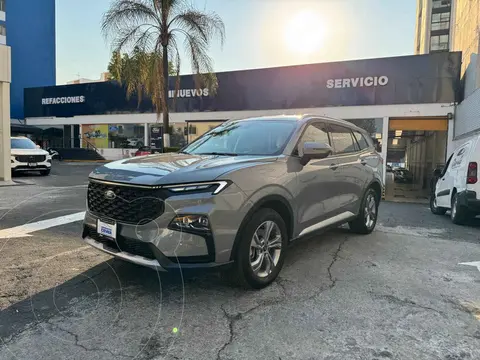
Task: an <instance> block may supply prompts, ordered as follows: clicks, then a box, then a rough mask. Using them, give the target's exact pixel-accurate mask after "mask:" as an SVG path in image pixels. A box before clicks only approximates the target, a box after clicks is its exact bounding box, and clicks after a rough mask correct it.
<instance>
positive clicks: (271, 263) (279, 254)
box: [231, 208, 288, 289]
mask: <svg viewBox="0 0 480 360" xmlns="http://www.w3.org/2000/svg"><path fill="white" fill-rule="evenodd" d="M240 231H241V234H239V236H241V237H240V239H239V241H240V243H239V244H238V248H237V252H236V254H235V259H234V260H235V262H234V268H233V269H232V272H233V273H232V274H231V275H232V276H233V280H236V282H237V283H239V284H240V285H241V286H243V287H250V288H254V289H261V288H263V287H265V286H268V285H269V284H270V283H272V282H273V281H274V280H275V278H276V277H277V276H278V274H279V272H280V270H281V269H282V266H283V262H284V260H285V255H286V251H287V246H288V232H287V227H286V225H285V221H284V220H283V218H282V217H281V216H280V215H279V214H278V213H277V212H276V211H275V210H273V209H269V208H263V209H260V210H258V211H257V212H255V213H254V214H253V216H251V217H250V219H249V220H248V222H247V224H246V225H245V227H243V229H241V230H240Z"/></svg>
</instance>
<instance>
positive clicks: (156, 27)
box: [102, 0, 225, 146]
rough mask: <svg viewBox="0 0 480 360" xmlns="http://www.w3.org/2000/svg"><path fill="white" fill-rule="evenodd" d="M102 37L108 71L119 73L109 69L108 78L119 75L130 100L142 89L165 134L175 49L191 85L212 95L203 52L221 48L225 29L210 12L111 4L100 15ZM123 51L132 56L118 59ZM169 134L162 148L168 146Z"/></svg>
mask: <svg viewBox="0 0 480 360" xmlns="http://www.w3.org/2000/svg"><path fill="white" fill-rule="evenodd" d="M102 32H103V34H104V35H105V37H106V38H107V39H108V40H111V41H112V46H113V49H114V57H112V61H113V62H112V63H111V64H113V65H112V69H116V68H117V67H120V69H122V70H121V72H117V70H113V72H111V74H112V77H113V78H115V77H116V76H120V78H119V79H121V81H122V82H124V83H125V84H126V86H127V91H128V93H129V94H130V95H131V94H132V93H133V92H135V91H138V90H139V89H140V88H143V90H144V92H145V94H147V95H148V96H149V97H150V98H151V99H152V103H153V105H154V107H155V109H156V112H157V116H158V117H160V114H162V118H163V128H164V129H170V126H169V109H168V98H169V84H168V75H169V74H170V71H171V70H172V66H173V69H174V72H175V76H176V79H177V80H176V87H175V88H176V91H175V94H176V93H177V91H178V89H179V86H180V77H179V73H180V59H181V56H180V48H179V46H180V44H182V45H183V50H184V53H185V54H186V56H187V57H188V58H189V60H190V62H191V64H192V72H193V74H194V78H195V85H196V86H197V87H198V88H199V87H202V86H205V87H207V88H209V90H210V91H211V93H212V94H214V93H215V92H216V90H217V87H218V83H217V78H216V76H215V74H214V73H213V61H212V59H211V58H210V56H209V55H208V50H209V47H210V45H211V43H212V42H213V41H214V40H216V39H219V40H220V42H221V44H222V45H223V42H224V40H225V25H224V23H223V21H222V19H221V18H220V17H219V16H218V15H217V14H216V13H215V12H205V11H200V10H197V9H195V8H194V7H193V5H191V4H190V3H189V2H187V1H186V0H113V1H112V3H111V5H110V9H109V10H108V11H107V12H106V13H105V14H104V17H103V21H102ZM123 51H127V53H128V52H129V51H131V53H130V55H127V56H128V57H127V56H125V55H120V54H121V53H122V52H123ZM132 58H133V59H134V60H133V62H129V61H128V59H132ZM169 62H171V63H172V64H173V65H172V66H169ZM133 65H135V68H133ZM168 133H169V130H167V133H166V134H165V136H164V146H168V145H169V136H168Z"/></svg>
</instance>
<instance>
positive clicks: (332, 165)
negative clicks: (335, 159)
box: [330, 164, 338, 170]
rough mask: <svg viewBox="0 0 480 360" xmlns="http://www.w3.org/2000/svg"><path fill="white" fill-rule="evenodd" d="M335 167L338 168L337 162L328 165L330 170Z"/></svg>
mask: <svg viewBox="0 0 480 360" xmlns="http://www.w3.org/2000/svg"><path fill="white" fill-rule="evenodd" d="M337 168H338V164H331V165H330V169H332V170H337Z"/></svg>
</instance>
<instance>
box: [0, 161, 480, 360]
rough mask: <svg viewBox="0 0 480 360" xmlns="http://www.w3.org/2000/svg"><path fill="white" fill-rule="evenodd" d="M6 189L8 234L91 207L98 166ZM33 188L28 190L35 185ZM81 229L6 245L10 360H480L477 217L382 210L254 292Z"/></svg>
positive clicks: (326, 238)
mask: <svg viewBox="0 0 480 360" xmlns="http://www.w3.org/2000/svg"><path fill="white" fill-rule="evenodd" d="M56 165H57V166H56V167H55V168H54V170H53V171H52V175H53V176H50V177H39V176H30V175H28V176H22V177H19V178H16V179H15V180H17V181H19V182H20V181H21V182H23V183H25V185H19V186H14V187H3V188H0V199H1V202H0V232H1V231H2V230H1V229H7V228H11V227H15V226H21V225H23V224H25V223H28V222H36V221H39V220H44V219H50V218H55V217H58V216H62V215H68V214H72V213H77V212H79V211H84V210H85V193H86V179H87V175H88V173H89V172H90V171H91V170H92V169H93V166H89V165H74V166H73V165H64V164H62V165H60V164H56ZM26 184H30V185H26ZM80 229H81V223H80V222H78V221H77V222H73V223H69V224H65V225H60V226H55V227H51V228H48V229H45V230H40V231H37V232H34V233H31V235H32V236H30V237H17V238H10V239H0V250H1V255H2V261H1V262H0V310H1V311H0V339H1V340H0V359H42V360H43V359H82V360H83V359H87V360H90V359H123V358H130V359H134V358H135V359H198V360H199V359H283V360H285V359H302V360H303V359H329V360H333V359H338V360H345V359H368V360H373V359H377V360H381V359H445V360H456V359H479V358H480V322H479V320H480V286H479V284H480V271H479V270H478V269H477V268H476V267H473V266H465V265H459V263H461V262H473V261H480V219H477V220H475V221H474V222H473V223H472V224H470V225H469V226H463V227H460V226H455V225H453V224H452V223H451V222H450V220H449V218H448V216H434V215H432V214H431V213H430V211H429V209H428V208H427V206H426V205H417V204H398V203H388V202H384V203H382V205H381V208H380V218H379V223H378V226H377V230H376V231H375V232H374V233H373V234H371V235H368V236H358V235H353V234H350V233H349V232H348V230H347V229H346V228H340V229H337V230H333V231H329V232H327V233H324V234H319V235H316V236H315V237H312V238H309V239H304V240H301V241H299V242H297V243H295V244H294V245H293V246H292V247H290V248H289V254H288V257H287V259H286V263H285V266H284V268H283V270H282V272H281V274H280V278H279V279H278V280H277V281H276V282H275V283H274V284H272V285H271V286H270V287H268V288H266V289H264V290H261V291H246V290H243V289H240V288H236V287H233V286H231V285H230V284H228V283H227V282H225V281H224V280H223V279H222V278H221V277H220V276H219V275H218V274H216V273H199V274H181V273H174V274H157V273H155V272H153V271H151V270H149V269H144V268H141V267H138V266H134V265H130V264H127V263H122V262H120V261H114V260H112V259H111V258H110V257H109V256H106V255H103V254H102V253H99V252H97V251H95V250H94V249H90V248H88V247H86V246H85V245H84V243H82V241H81V239H80Z"/></svg>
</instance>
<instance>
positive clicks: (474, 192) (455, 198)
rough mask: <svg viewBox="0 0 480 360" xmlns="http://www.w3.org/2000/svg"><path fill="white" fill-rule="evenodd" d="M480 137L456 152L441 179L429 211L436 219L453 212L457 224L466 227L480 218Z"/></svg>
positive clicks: (453, 220)
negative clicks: (470, 220)
mask: <svg viewBox="0 0 480 360" xmlns="http://www.w3.org/2000/svg"><path fill="white" fill-rule="evenodd" d="M479 163H480V135H478V136H476V137H474V138H472V139H470V140H468V141H466V142H465V143H463V144H462V145H461V146H459V147H458V148H456V149H455V151H454V152H453V154H452V155H451V156H450V157H449V159H448V160H447V164H446V165H445V168H444V169H443V171H442V172H440V171H438V173H437V174H434V175H435V176H437V177H438V181H437V184H436V186H435V192H434V193H433V194H432V196H431V198H430V209H431V210H432V213H434V214H436V215H444V214H445V213H446V212H447V210H450V214H451V215H450V216H451V218H452V222H453V223H454V224H463V223H465V222H466V221H467V220H469V219H471V218H473V217H475V216H477V215H479V214H480V182H479V181H478V164H479Z"/></svg>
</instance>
